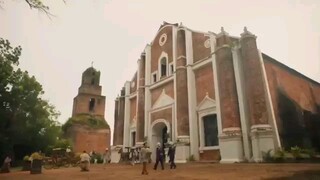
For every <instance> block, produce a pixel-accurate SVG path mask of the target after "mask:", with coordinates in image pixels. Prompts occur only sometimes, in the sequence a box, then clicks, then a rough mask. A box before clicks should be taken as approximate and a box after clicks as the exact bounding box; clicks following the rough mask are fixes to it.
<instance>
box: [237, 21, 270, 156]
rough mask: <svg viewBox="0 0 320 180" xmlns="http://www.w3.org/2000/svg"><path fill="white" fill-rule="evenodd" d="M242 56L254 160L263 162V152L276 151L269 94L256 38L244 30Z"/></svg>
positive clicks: (241, 40) (241, 42) (241, 41)
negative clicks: (270, 117)
mask: <svg viewBox="0 0 320 180" xmlns="http://www.w3.org/2000/svg"><path fill="white" fill-rule="evenodd" d="M240 44H241V55H242V61H243V62H242V64H243V72H244V78H245V81H244V82H245V91H246V97H247V104H248V111H249V119H250V122H251V141H252V151H253V160H254V161H256V162H258V161H261V160H262V153H261V152H262V151H264V152H267V151H268V150H269V149H274V141H273V132H272V127H271V126H270V124H269V120H268V108H267V99H266V98H267V94H266V93H267V92H266V89H265V87H266V86H265V84H264V83H267V82H265V81H264V78H263V70H262V65H261V62H260V59H259V58H260V57H259V50H258V48H257V44H256V36H255V35H253V34H252V33H250V32H249V31H247V28H246V27H245V28H244V32H243V33H242V34H241V39H240Z"/></svg>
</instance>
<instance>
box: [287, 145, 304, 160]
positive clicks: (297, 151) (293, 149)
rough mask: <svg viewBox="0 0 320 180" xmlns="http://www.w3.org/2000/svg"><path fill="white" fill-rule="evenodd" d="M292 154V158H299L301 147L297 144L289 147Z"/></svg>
mask: <svg viewBox="0 0 320 180" xmlns="http://www.w3.org/2000/svg"><path fill="white" fill-rule="evenodd" d="M290 152H291V153H292V155H293V157H294V158H296V159H297V158H301V152H302V149H301V148H300V147H298V146H295V147H291V151H290Z"/></svg>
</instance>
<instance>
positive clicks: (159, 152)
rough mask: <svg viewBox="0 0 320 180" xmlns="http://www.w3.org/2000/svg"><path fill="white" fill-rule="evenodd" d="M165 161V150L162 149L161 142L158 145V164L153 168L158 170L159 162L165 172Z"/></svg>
mask: <svg viewBox="0 0 320 180" xmlns="http://www.w3.org/2000/svg"><path fill="white" fill-rule="evenodd" d="M163 159H164V152H163V148H162V147H161V144H160V142H158V143H157V149H156V163H155V164H154V167H153V169H154V170H157V167H158V164H159V162H160V164H161V168H162V170H164V166H163Z"/></svg>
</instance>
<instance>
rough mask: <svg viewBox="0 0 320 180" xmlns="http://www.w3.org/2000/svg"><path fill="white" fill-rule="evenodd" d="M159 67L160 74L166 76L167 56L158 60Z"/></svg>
mask: <svg viewBox="0 0 320 180" xmlns="http://www.w3.org/2000/svg"><path fill="white" fill-rule="evenodd" d="M160 66H161V67H160V68H161V72H160V73H161V76H160V77H163V76H167V58H165V57H163V58H162V59H161V61H160Z"/></svg>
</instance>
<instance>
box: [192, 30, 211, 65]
mask: <svg viewBox="0 0 320 180" xmlns="http://www.w3.org/2000/svg"><path fill="white" fill-rule="evenodd" d="M208 39H209V36H205V34H203V33H197V32H192V46H193V47H192V48H193V62H197V61H199V60H201V59H204V58H206V57H208V56H209V55H210V53H211V48H210V47H209V48H206V47H205V46H204V43H205V41H206V40H208Z"/></svg>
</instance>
